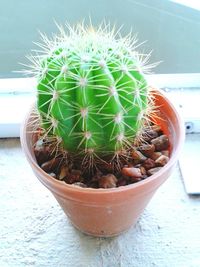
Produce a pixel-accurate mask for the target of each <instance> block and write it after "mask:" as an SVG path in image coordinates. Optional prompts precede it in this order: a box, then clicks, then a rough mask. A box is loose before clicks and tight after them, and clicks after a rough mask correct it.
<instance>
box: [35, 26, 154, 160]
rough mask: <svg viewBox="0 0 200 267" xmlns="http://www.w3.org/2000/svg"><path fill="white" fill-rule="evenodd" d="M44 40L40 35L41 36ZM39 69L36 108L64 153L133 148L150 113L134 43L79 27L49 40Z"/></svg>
mask: <svg viewBox="0 0 200 267" xmlns="http://www.w3.org/2000/svg"><path fill="white" fill-rule="evenodd" d="M43 37H44V36H43ZM43 39H45V44H44V45H43V46H42V48H44V50H45V53H44V55H41V56H39V57H38V58H37V59H36V60H34V63H35V65H36V66H37V81H38V84H37V90H38V94H37V108H38V111H39V114H40V119H41V125H42V127H43V128H44V129H45V130H46V136H49V137H54V138H55V139H56V140H57V141H58V142H59V144H60V146H62V147H63V148H64V149H65V150H66V151H67V152H69V153H71V154H72V155H73V154H76V155H77V154H78V155H80V157H84V155H87V154H88V153H89V154H90V155H95V156H97V158H98V159H103V158H104V157H105V156H110V158H113V157H114V156H115V155H118V154H120V153H122V151H125V150H127V149H128V148H130V147H131V144H132V143H133V142H134V139H135V137H136V136H137V135H138V132H140V131H141V127H142V126H143V124H144V120H145V117H146V116H147V115H148V110H149V90H148V85H147V81H146V79H145V76H144V74H143V72H144V69H143V64H142V62H141V58H142V57H141V55H140V54H139V53H138V52H136V51H135V49H134V45H135V40H133V39H131V38H130V36H128V37H125V38H122V37H119V38H117V36H116V35H115V33H114V31H108V30H107V27H104V28H103V27H99V28H98V29H97V30H95V29H94V28H92V27H86V26H84V25H78V26H77V27H75V28H74V29H72V28H70V27H69V32H68V33H66V32H65V31H64V29H63V28H61V27H60V34H59V35H57V36H56V37H54V38H53V40H49V39H47V38H46V37H44V38H43Z"/></svg>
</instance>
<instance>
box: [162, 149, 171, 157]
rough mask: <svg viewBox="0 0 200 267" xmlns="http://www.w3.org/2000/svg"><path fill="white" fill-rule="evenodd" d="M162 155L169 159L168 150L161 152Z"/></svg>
mask: <svg viewBox="0 0 200 267" xmlns="http://www.w3.org/2000/svg"><path fill="white" fill-rule="evenodd" d="M161 153H162V155H164V156H167V157H169V150H163V151H161Z"/></svg>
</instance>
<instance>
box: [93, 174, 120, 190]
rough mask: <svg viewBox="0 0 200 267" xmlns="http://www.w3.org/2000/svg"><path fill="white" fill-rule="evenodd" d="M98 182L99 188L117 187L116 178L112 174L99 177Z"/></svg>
mask: <svg viewBox="0 0 200 267" xmlns="http://www.w3.org/2000/svg"><path fill="white" fill-rule="evenodd" d="M98 182H99V187H100V188H114V187H116V186H117V178H116V177H115V175H113V174H107V175H103V176H101V178H100V179H99V181H98Z"/></svg>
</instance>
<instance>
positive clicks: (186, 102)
mask: <svg viewBox="0 0 200 267" xmlns="http://www.w3.org/2000/svg"><path fill="white" fill-rule="evenodd" d="M148 78H149V82H150V84H152V85H155V86H156V87H159V88H162V89H163V90H164V91H165V93H166V95H167V96H168V97H169V98H170V100H172V102H173V103H174V105H175V106H176V107H177V108H178V109H180V113H181V114H182V115H183V118H184V120H185V123H186V126H188V127H189V129H188V130H187V132H188V133H191V132H195V133H198V132H200V113H199V112H196V111H197V110H199V99H200V74H199V73H194V74H157V75H150V76H149V77H148ZM34 88H35V80H34V79H33V78H17V79H0V129H1V130H0V138H4V137H19V132H20V124H21V122H22V121H23V119H24V117H25V115H26V113H27V111H28V110H29V108H30V106H31V104H32V103H33V102H34V101H35V90H34Z"/></svg>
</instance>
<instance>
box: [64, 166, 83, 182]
mask: <svg viewBox="0 0 200 267" xmlns="http://www.w3.org/2000/svg"><path fill="white" fill-rule="evenodd" d="M66 180H67V182H68V183H69V184H73V183H76V182H81V181H82V177H81V171H80V170H75V169H72V170H71V172H70V173H69V174H68V176H67V179H66Z"/></svg>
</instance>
